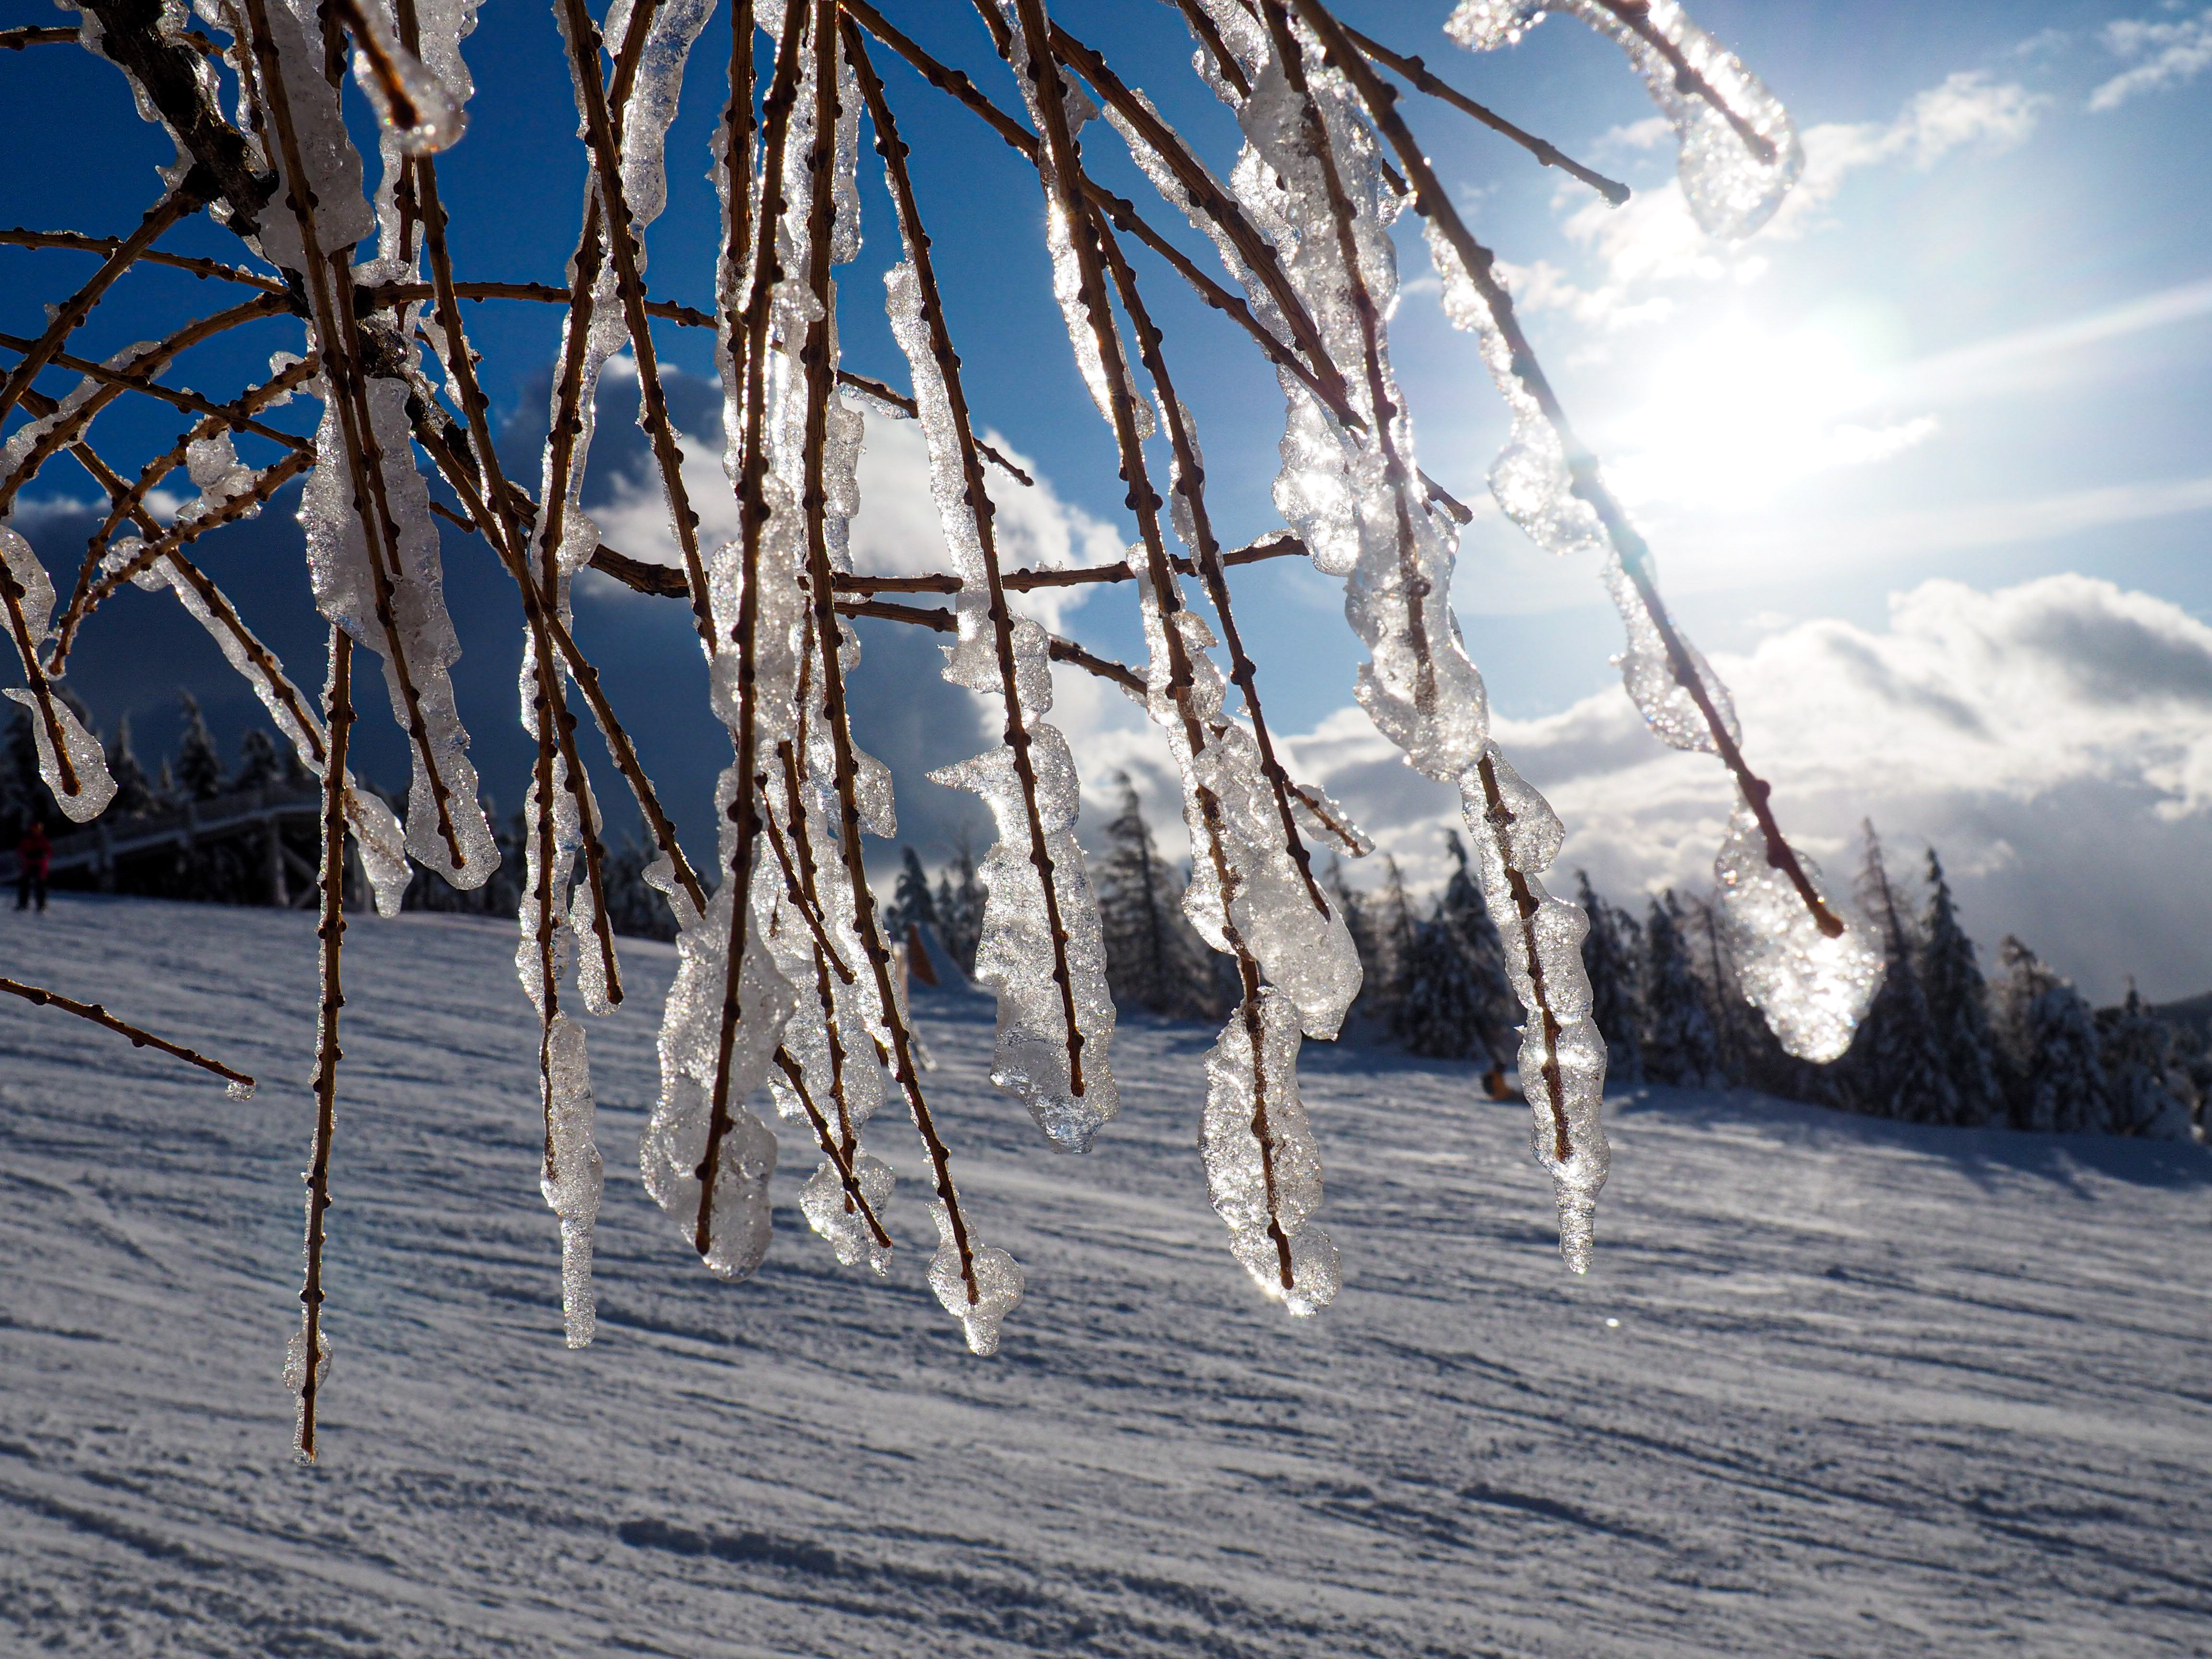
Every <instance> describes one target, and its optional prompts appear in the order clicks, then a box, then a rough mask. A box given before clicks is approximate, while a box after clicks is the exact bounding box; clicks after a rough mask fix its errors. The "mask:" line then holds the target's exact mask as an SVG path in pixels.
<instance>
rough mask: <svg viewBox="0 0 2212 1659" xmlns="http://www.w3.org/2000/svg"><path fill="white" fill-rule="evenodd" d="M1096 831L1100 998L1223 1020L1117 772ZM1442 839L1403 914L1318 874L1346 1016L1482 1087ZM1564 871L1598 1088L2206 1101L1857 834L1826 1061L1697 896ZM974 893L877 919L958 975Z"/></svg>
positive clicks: (1477, 1006) (2136, 1014) (1173, 881)
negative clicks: (1859, 856) (1100, 842)
mask: <svg viewBox="0 0 2212 1659" xmlns="http://www.w3.org/2000/svg"><path fill="white" fill-rule="evenodd" d="M1103 839H1104V842H1105V845H1104V848H1103V855H1102V856H1101V857H1098V858H1097V859H1094V860H1091V866H1090V868H1091V882H1092V884H1093V886H1094V887H1095V888H1096V889H1097V895H1098V911H1099V919H1100V922H1101V924H1102V927H1103V933H1104V935H1105V945H1106V965H1107V981H1108V984H1109V987H1110V988H1111V989H1112V991H1113V994H1114V999H1115V1003H1116V1005H1117V1006H1120V1007H1121V1008H1123V1009H1130V1008H1146V1009H1150V1010H1151V1011H1152V1012H1155V1013H1159V1014H1164V1015H1166V1016H1169V1017H1170V1018H1190V1019H1218V1018H1224V1017H1225V1015H1226V1013H1227V1012H1228V1010H1229V1009H1230V1008H1231V1006H1234V1005H1235V1002H1236V1000H1237V985H1236V981H1235V978H1234V975H1233V973H1231V971H1229V969H1228V968H1227V959H1226V958H1225V957H1221V956H1219V955H1218V954H1216V953H1215V952H1213V951H1209V950H1208V949H1207V948H1206V945H1205V944H1204V943H1203V941H1201V940H1200V939H1199V937H1198V934H1197V933H1196V932H1195V931H1194V929H1193V928H1192V927H1191V926H1190V924H1189V922H1188V921H1185V920H1184V918H1183V915H1182V894H1183V887H1184V875H1183V872H1182V871H1181V870H1180V869H1178V868H1177V867H1176V866H1174V865H1173V864H1171V863H1170V862H1169V861H1168V860H1164V859H1163V858H1162V857H1161V856H1160V854H1159V852H1158V846H1157V844H1156V842H1155V840H1154V837H1153V835H1152V827H1151V825H1150V824H1149V823H1146V819H1145V816H1144V812H1143V811H1142V808H1141V805H1140V803H1139V799H1138V796H1137V792H1136V790H1135V788H1134V787H1133V786H1132V785H1131V784H1130V783H1129V781H1128V780H1127V778H1126V777H1124V778H1123V779H1122V780H1121V803H1120V807H1119V810H1118V811H1117V812H1116V814H1115V817H1113V819H1112V820H1111V821H1110V822H1109V823H1108V824H1107V825H1106V827H1105V830H1104V836H1103ZM1444 847H1445V851H1446V853H1447V854H1449V858H1450V860H1451V863H1452V869H1451V872H1450V874H1449V878H1447V879H1446V881H1445V883H1444V884H1443V889H1442V890H1441V891H1439V892H1437V894H1435V895H1434V896H1432V897H1425V898H1424V899H1422V900H1420V901H1418V902H1417V901H1416V900H1415V898H1414V897H1413V896H1412V895H1411V894H1409V893H1408V892H1407V889H1406V884H1405V881H1404V878H1402V876H1401V874H1400V872H1399V869H1398V865H1397V861H1396V860H1395V859H1392V858H1389V857H1385V858H1383V860H1381V864H1382V872H1383V879H1382V881H1381V883H1380V884H1379V885H1377V886H1375V887H1370V888H1359V887H1354V886H1352V885H1351V884H1349V883H1348V882H1347V881H1346V876H1345V869H1344V866H1343V865H1342V864H1341V863H1338V864H1336V865H1334V866H1333V867H1332V868H1331V870H1330V871H1329V872H1328V876H1327V878H1326V885H1327V888H1328V890H1329V892H1330V894H1331V896H1332V897H1333V900H1334V902H1336V903H1337V904H1338V905H1339V906H1340V908H1342V911H1343V914H1344V918H1345V922H1346V926H1347V927H1349V929H1350V930H1351V933H1352V940H1353V943H1354V944H1355V945H1358V950H1359V957H1360V962H1361V963H1362V965H1363V967H1364V970H1365V982H1364V987H1363V988H1362V990H1361V992H1360V994H1359V1000H1358V1002H1357V1003H1356V1004H1354V1006H1353V1011H1352V1012H1353V1018H1354V1020H1355V1021H1356V1022H1358V1024H1360V1025H1362V1026H1364V1027H1365V1029H1366V1030H1367V1032H1368V1033H1369V1034H1370V1035H1381V1036H1387V1037H1389V1038H1390V1039H1393V1040H1395V1041H1396V1042H1399V1043H1400V1044H1401V1045H1402V1046H1403V1047H1404V1048H1405V1049H1406V1050H1407V1052H1408V1053H1410V1054H1419V1055H1424V1056H1429V1057H1433V1058H1439V1059H1452V1060H1473V1061H1474V1063H1475V1064H1476V1066H1479V1067H1480V1068H1481V1069H1482V1071H1484V1072H1485V1073H1488V1074H1489V1075H1490V1077H1491V1078H1492V1080H1493V1086H1495V1085H1496V1084H1497V1083H1498V1081H1502V1073H1503V1072H1504V1069H1505V1068H1506V1067H1507V1066H1511V1065H1512V1064H1514V1062H1515V1060H1516V1056H1517V1054H1518V1052H1519V1048H1520V1033H1519V1030H1518V1029H1517V1028H1518V1026H1519V1024H1520V1021H1521V1018H1522V1015H1521V1009H1520V1005H1519V1003H1518V1001H1517V1000H1516V999H1515V997H1514V994H1513V991H1512V987H1511V985H1510V982H1509V981H1508V980H1507V978H1506V974H1505V958H1504V947H1503V945H1502V943H1501V941H1500V940H1499V938H1498V929H1497V927H1496V925H1495V924H1494V923H1493V922H1492V920H1491V916H1490V913H1489V909H1488V907H1487V906H1486V904H1485V903H1484V902H1483V897H1482V891H1481V888H1480V885H1479V884H1478V883H1477V881H1476V879H1475V877H1474V872H1473V870H1472V869H1471V868H1470V867H1469V863H1468V853H1467V849H1466V848H1465V846H1464V845H1463V844H1462V842H1461V841H1460V838H1459V836H1457V835H1456V834H1454V833H1450V832H1447V833H1446V835H1445V837H1444ZM1577 879H1578V885H1579V889H1580V890H1579V893H1578V895H1577V896H1578V897H1579V899H1580V901H1581V903H1582V907H1583V912H1584V914H1585V915H1588V916H1589V921H1590V929H1589V934H1588V936H1587V937H1586V938H1585V939H1583V963H1584V965H1585V966H1586V967H1587V968H1588V969H1589V976H1590V986H1591V991H1592V995H1593V1001H1594V1010H1593V1012H1595V1017H1596V1019H1597V1023H1598V1027H1599V1029H1600V1030H1601V1031H1603V1032H1604V1033H1605V1037H1606V1048H1607V1076H1608V1079H1609V1081H1610V1082H1611V1083H1612V1084H1613V1086H1616V1087H1628V1088H1632V1087H1635V1086H1637V1085H1642V1084H1645V1083H1661V1084H1674V1085H1686V1086H1729V1085H1744V1086H1749V1087H1752V1088H1756V1089H1759V1090H1763V1091H1765V1092H1767V1093H1769V1094H1773V1095H1778V1096H1781V1097H1784V1098H1786V1099H1791V1100H1802V1101H1808V1102H1812V1103H1817V1104H1820V1105H1825V1106H1833V1107H1837V1108H1839V1109H1843V1110H1846V1111H1853V1112H1862V1113H1865V1114H1868V1115H1872V1116H1877V1117H1890V1118H1899V1119H1904V1120H1907V1121H1913V1122H1920V1123H1945V1124H1955V1125H1969V1126H1970V1125H1977V1124H2004V1125H2009V1126H2010V1127H2015V1128H2020V1129H2037V1130H2049V1131H2063V1130H2092V1131H2099V1132H2104V1133H2114V1134H2135V1135H2156V1136H2166V1137H2176V1138H2179V1137H2185V1136H2187V1135H2188V1134H2189V1133H2191V1125H2192V1123H2197V1122H2201V1121H2203V1115H2204V1103H2205V1101H2206V1099H2207V1098H2208V1097H2212V1054H2208V1052H2207V1046H2206V1041H2205V1036H2204V1034H2203V1030H2201V1029H2200V1027H2199V1026H2197V1024H2194V1023H2180V1024H2170V1023H2169V1022H2167V1021H2166V1020H2165V1019H2163V1018H2160V1016H2159V1015H2158V1013H2157V1012H2155V1011H2154V1010H2153V1009H2152V1008H2150V1007H2149V1006H2148V1005H2146V1004H2145V1003H2144V1002H2143V1001H2142V999H2141V998H2140V997H2139V996H2137V995H2136V992H2135V990H2134V988H2133V987H2130V989H2129V991H2128V994H2127V1000H2125V1002H2124V1004H2122V1005H2121V1006H2119V1007H2118V1008H2110V1009H2105V1010H2102V1011H2095V1010H2093V1009H2092V1008H2091V1007H2090V1006H2089V1004H2088V1003H2087V1001H2086V1000H2084V999H2083V998H2082V996H2081V994H2080V993H2079V992H2078V991H2076V990H2075V988H2074V987H2073V986H2072V985H2071V984H2070V983H2069V982H2068V981H2066V980H2064V979H2063V978H2061V977H2060V976H2059V975H2057V973H2055V972H2053V971H2052V970H2051V969H2050V968H2049V967H2048V966H2046V965H2045V963H2043V962H2042V961H2040V960H2039V958H2038V957H2036V955H2035V953H2034V952H2033V951H2031V950H2029V949H2028V947H2027V945H2023V944H2022V943H2021V941H2020V940H2019V939H2016V938H2014V937H2011V936H2009V935H2008V936H2007V937H2006V938H2005V939H2004V940H2003V942H2002V944H2000V945H1999V946H1998V947H1997V963H1996V966H1997V978H1996V982H1995V983H1994V984H1992V983H1990V981H1988V980H1987V979H1986V978H1985V976H1984V974H1983V972H1982V969H1981V964H1980V959H1979V957H1980V953H1979V951H1978V948H1977V947H1976V945H1975V944H1974V941H1973V940H1972V939H1970V938H1968V937H1967V935H1966V930H1965V929H1964V928H1963V927H1960V923H1959V915H1958V909H1957V906H1956V905H1955V903H1954V902H1953V898H1952V895H1951V888H1950V883H1949V881H1948V878H1946V876H1945V875H1944V872H1943V866H1942V860H1941V859H1940V858H1939V857H1938V856H1937V854H1936V853H1935V852H1934V851H1933V850H1932V849H1931V850H1930V852H1929V854H1928V860H1927V867H1926V871H1925V873H1924V877H1922V878H1911V879H1900V878H1896V877H1893V875H1892V874H1891V872H1890V871H1889V868H1888V866H1887V861H1886V860H1885V859H1884V857H1883V854H1882V848H1881V842H1880V840H1879V839H1878V838H1877V837H1876V836H1875V834H1874V831H1873V829H1872V827H1871V826H1869V828H1868V830H1867V835H1866V847H1865V855H1864V860H1863V868H1862V870H1861V872H1860V875H1859V878H1858V882H1857V896H1858V899H1859V903H1860V907H1861V910H1862V914H1863V915H1865V916H1866V917H1867V918H1868V919H1869V921H1870V922H1871V923H1872V924H1873V925H1874V927H1875V928H1876V929H1877V930H1878V931H1879V933H1881V938H1882V944H1883V950H1884V953H1885V955H1886V957H1887V961H1888V972H1887V976H1886V978H1885V979H1884V981H1883V984H1882V987H1881V992H1880V993H1879V994H1878V995H1877V996H1876V997H1875V1002H1874V1006H1873V1007H1872V1008H1871V1009H1869V1012H1868V1014H1867V1017H1866V1018H1865V1019H1864V1021H1863V1022H1862V1023H1861V1024H1860V1027H1859V1030H1858V1034H1857V1037H1856V1038H1855V1039H1854V1040H1853V1042H1852V1044H1851V1047H1850V1051H1849V1052H1848V1053H1846V1054H1844V1057H1843V1058H1842V1059H1840V1060H1837V1061H1835V1062H1834V1063H1832V1064H1831V1065H1826V1066H1816V1065H1813V1064H1810V1063H1808V1062H1807V1061H1804V1060H1793V1059H1792V1058H1791V1057H1790V1056H1789V1055H1788V1054H1784V1052H1783V1051H1782V1048H1781V1046H1780V1045H1779V1044H1778V1043H1777V1042H1775V1040H1774V1038H1773V1036H1772V1035H1771V1033H1770V1032H1769V1031H1768V1030H1767V1029H1766V1024H1765V1021H1764V1020H1762V1019H1761V1018H1759V1013H1758V1012H1757V1011H1756V1010H1755V1009H1753V1007H1752V1006H1750V1005H1749V1004H1748V1003H1747V1002H1746V1001H1745V1000H1744V997H1743V994H1742V991H1741V987H1740V985H1739V982H1738V980H1737V977H1736V969H1735V962H1734V960H1733V958H1732V957H1731V956H1730V953H1729V948H1728V943H1727V939H1726V937H1725V935H1724V934H1723V930H1722V927H1721V925H1720V919H1719V915H1718V914H1717V910H1716V909H1715V908H1714V906H1713V904H1712V902H1711V900H1710V899H1708V898H1705V897H1702V896H1695V895H1692V896H1681V895H1678V894H1677V893H1675V892H1674V891H1673V890H1668V891H1667V892H1664V893H1662V894H1660V895H1658V896H1656V897H1653V898H1650V899H1649V900H1648V901H1647V902H1646V904H1645V908H1644V915H1642V916H1641V917H1640V918H1639V917H1638V916H1637V915H1633V914H1632V913H1631V912H1630V911H1628V910H1626V909H1624V908H1620V907H1619V906H1617V905H1614V904H1613V903H1610V902H1607V900H1606V899H1605V897H1604V896H1602V895H1601V894H1599V893H1598V892H1596V891H1595V890H1594V889H1593V888H1592V887H1591V884H1590V882H1589V877H1588V876H1587V875H1580V874H1579V873H1578V878H1577ZM982 901H983V886H982V884H981V881H980V880H978V879H977V877H976V873H975V861H974V859H973V857H972V855H971V854H969V853H968V852H966V851H963V852H961V853H960V854H958V855H957V856H956V858H955V859H954V860H952V862H951V864H949V865H948V866H945V869H944V870H942V871H941V872H939V875H938V877H937V879H936V882H935V883H934V884H932V882H931V881H930V879H929V877H928V874H927V872H926V871H925V870H924V869H923V867H922V865H921V860H920V859H918V858H917V857H916V856H915V854H914V852H913V850H912V849H911V848H908V849H906V850H905V852H904V858H903V868H902V872H901V874H900V876H899V878H898V884H897V890H896V895H895V896H894V898H893V901H892V902H891V903H890V905H889V906H888V907H886V910H885V915H886V917H887V919H888V920H889V921H890V922H891V923H892V925H893V926H894V927H896V928H897V929H898V930H899V931H901V932H903V931H904V930H905V928H906V927H908V925H909V924H912V923H920V924H922V925H924V926H927V927H929V928H931V929H932V930H933V932H934V933H936V934H937V936H938V938H939V939H940V940H941V941H942V942H943V944H944V945H945V949H946V951H948V952H949V953H950V954H951V956H952V957H954V958H955V959H956V960H957V961H958V962H959V963H960V965H961V966H962V968H963V969H966V970H968V971H969V972H971V973H972V972H973V971H974V969H975V944H976V939H977V938H978V936H979V934H980V933H981V917H982Z"/></svg>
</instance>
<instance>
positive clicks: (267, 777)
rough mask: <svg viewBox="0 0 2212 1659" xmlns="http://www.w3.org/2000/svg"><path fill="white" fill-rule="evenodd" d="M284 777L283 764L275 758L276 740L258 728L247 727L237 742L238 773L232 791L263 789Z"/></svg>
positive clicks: (232, 782) (233, 781)
mask: <svg viewBox="0 0 2212 1659" xmlns="http://www.w3.org/2000/svg"><path fill="white" fill-rule="evenodd" d="M283 777H284V763H283V761H282V760H280V759H279V758H278V757H277V754H276V738H272V737H270V735H269V733H268V732H264V731H263V730H262V729H261V728H260V727H259V726H249V727H247V728H246V735H245V736H244V737H242V738H240V739H239V740H238V773H237V775H236V776H234V777H233V778H232V779H231V781H230V783H231V787H232V788H234V789H265V788H267V787H270V786H271V785H273V784H276V783H280V782H282V781H283Z"/></svg>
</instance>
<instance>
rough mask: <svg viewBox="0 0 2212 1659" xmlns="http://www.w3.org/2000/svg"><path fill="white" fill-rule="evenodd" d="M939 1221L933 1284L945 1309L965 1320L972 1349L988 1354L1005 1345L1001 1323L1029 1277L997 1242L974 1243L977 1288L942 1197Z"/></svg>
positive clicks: (932, 1210)
mask: <svg viewBox="0 0 2212 1659" xmlns="http://www.w3.org/2000/svg"><path fill="white" fill-rule="evenodd" d="M929 1214H930V1218H931V1219H932V1220H933V1221H935V1222H936V1224H937V1237H938V1249H937V1254H936V1255H933V1256H932V1257H931V1258H930V1261H929V1288H930V1289H932V1290H933V1291H936V1292H937V1299H938V1300H939V1302H940V1303H942V1304H944V1305H945V1312H947V1313H949V1314H951V1316H953V1317H954V1318H955V1319H957V1320H958V1321H959V1322H960V1328H961V1329H962V1330H963V1332H965V1333H966V1334H967V1337H968V1351H969V1352H970V1353H974V1354H979V1355H981V1356H982V1357H984V1358H989V1357H990V1356H991V1355H992V1354H994V1353H996V1352H998V1351H999V1325H1000V1322H1001V1321H1002V1320H1004V1319H1005V1318H1006V1316H1007V1315H1008V1314H1010V1313H1012V1312H1013V1310H1015V1309H1016V1308H1018V1307H1020V1306H1021V1304H1022V1290H1023V1279H1022V1270H1021V1267H1020V1266H1019V1265H1018V1263H1017V1262H1016V1261H1014V1259H1013V1257H1012V1256H1011V1255H1007V1254H1006V1252H1005V1251H1004V1250H1002V1249H999V1248H998V1247H997V1246H996V1245H993V1244H974V1245H971V1246H970V1247H969V1262H970V1265H971V1268H972V1271H973V1272H974V1273H975V1294H974V1295H973V1297H970V1295H969V1285H968V1280H967V1279H966V1278H965V1277H964V1276H963V1274H962V1273H961V1271H960V1247H959V1244H958V1243H957V1240H956V1239H955V1238H954V1237H953V1226H952V1218H951V1212H949V1211H948V1210H947V1209H946V1208H945V1204H944V1202H943V1201H942V1200H939V1201H938V1202H937V1203H934V1204H932V1205H931V1206H929Z"/></svg>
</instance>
